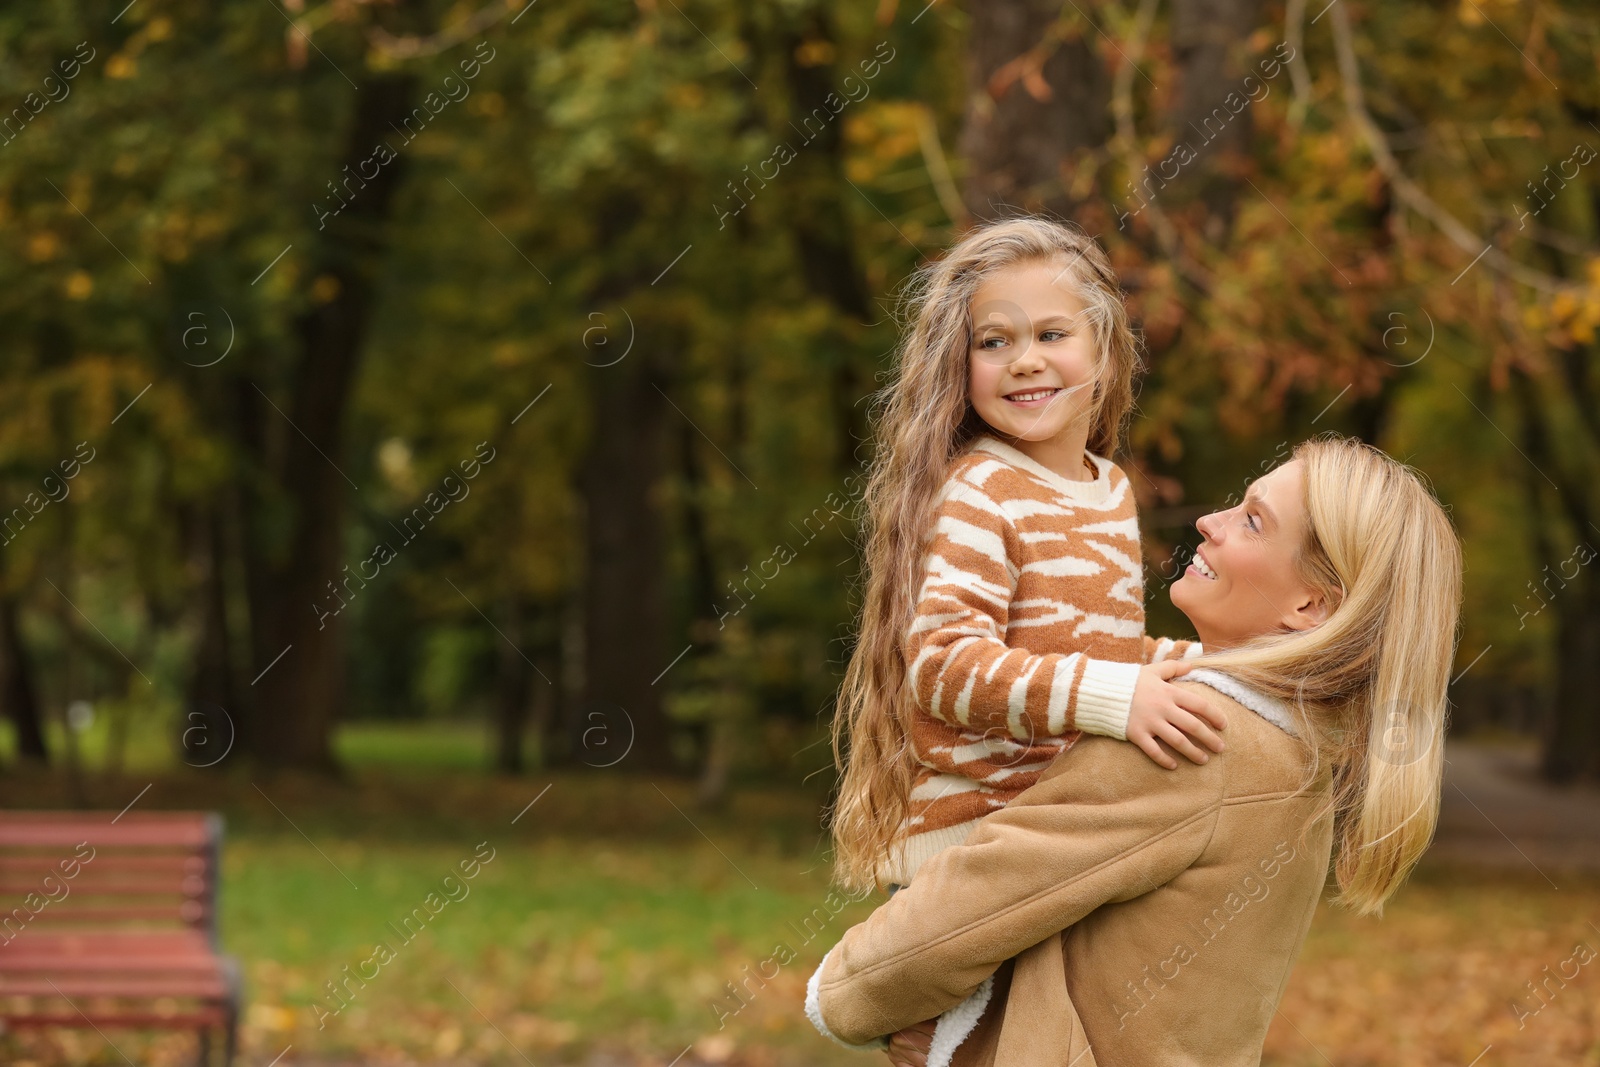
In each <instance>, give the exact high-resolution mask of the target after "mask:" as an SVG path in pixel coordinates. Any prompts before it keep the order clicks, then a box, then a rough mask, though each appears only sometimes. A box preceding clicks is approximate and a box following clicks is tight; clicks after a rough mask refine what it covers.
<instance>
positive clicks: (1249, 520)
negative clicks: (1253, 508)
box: [1244, 514, 1261, 533]
mask: <svg viewBox="0 0 1600 1067" xmlns="http://www.w3.org/2000/svg"><path fill="white" fill-rule="evenodd" d="M1244 518H1245V524H1246V525H1247V526H1249V527H1250V529H1252V530H1254V531H1255V532H1256V533H1260V532H1261V527H1260V526H1257V525H1256V517H1255V516H1254V515H1250V514H1246V515H1245V517H1244Z"/></svg>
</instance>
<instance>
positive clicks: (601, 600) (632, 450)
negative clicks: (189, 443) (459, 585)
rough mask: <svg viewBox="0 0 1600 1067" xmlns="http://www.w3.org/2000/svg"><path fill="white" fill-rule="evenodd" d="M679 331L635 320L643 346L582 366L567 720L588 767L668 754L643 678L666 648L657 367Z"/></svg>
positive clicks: (653, 763) (641, 766)
mask: <svg viewBox="0 0 1600 1067" xmlns="http://www.w3.org/2000/svg"><path fill="white" fill-rule="evenodd" d="M681 334H682V328H681V327H680V326H678V325H676V324H674V323H670V322H657V323H655V324H653V325H648V326H647V325H646V324H645V323H643V322H642V321H641V323H640V328H639V336H640V337H646V338H650V339H651V342H652V343H651V344H650V345H649V350H648V351H645V352H641V351H639V350H638V349H637V348H636V349H635V351H634V353H633V354H632V355H630V356H629V358H627V359H624V360H622V361H621V362H619V363H617V364H615V365H613V366H609V367H596V368H592V369H591V370H590V374H589V377H590V381H589V396H590V398H591V407H592V409H593V413H592V415H591V422H590V425H591V426H592V428H593V429H592V434H593V437H592V440H591V443H590V446H589V451H588V454H587V456H586V457H585V460H584V463H583V466H582V469H581V471H580V473H579V476H578V477H579V484H580V490H581V493H582V495H583V498H584V502H585V512H586V514H585V522H584V548H585V553H584V557H585V559H586V561H587V582H586V587H585V590H584V634H583V678H584V688H583V693H584V698H583V700H582V702H581V704H580V709H581V714H580V715H579V717H578V718H579V719H580V720H581V721H579V722H577V723H575V724H574V725H575V726H576V728H577V731H578V735H579V736H578V750H577V759H578V760H579V761H580V762H582V763H585V764H587V765H589V766H592V767H612V766H618V767H622V768H624V769H627V770H639V771H660V770H667V769H671V768H672V766H673V762H674V761H673V756H672V750H671V745H670V730H669V724H668V722H667V718H666V710H665V708H664V707H663V706H662V702H661V695H662V689H661V687H660V686H658V685H657V684H655V683H656V679H657V678H658V676H659V675H660V674H661V672H662V671H663V670H664V669H666V667H667V665H668V663H669V662H670V660H671V657H672V656H673V655H675V654H676V653H677V650H676V649H672V650H670V651H669V650H668V649H667V646H666V641H665V625H666V619H665V605H664V590H663V587H662V566H663V558H662V543H661V516H660V513H659V507H658V503H657V500H656V497H657V493H658V486H659V483H660V480H661V473H662V455H663V452H664V451H665V447H666V443H667V442H666V437H665V425H664V423H665V419H666V417H667V415H668V414H669V412H668V407H667V400H666V396H665V394H664V392H663V391H662V390H663V389H664V388H665V386H666V384H667V375H666V374H665V373H664V370H665V368H666V367H669V366H671V365H673V364H675V363H676V362H677V357H678V355H679V353H680V351H681V349H682V347H683V343H684V342H683V339H682V336H681ZM640 347H641V348H642V347H645V346H642V345H641V346H640ZM670 414H671V416H672V417H673V418H681V417H682V416H680V415H678V413H677V412H671V413H670Z"/></svg>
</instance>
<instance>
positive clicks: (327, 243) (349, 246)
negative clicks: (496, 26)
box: [247, 76, 413, 770]
mask: <svg viewBox="0 0 1600 1067" xmlns="http://www.w3.org/2000/svg"><path fill="white" fill-rule="evenodd" d="M412 82H413V79H412V78H411V77H410V76H393V77H391V76H381V77H373V78H369V79H368V80H367V81H366V82H365V83H364V84H363V85H362V88H361V91H360V92H359V93H357V94H356V100H357V102H356V112H355V117H354V121H353V122H352V124H351V126H350V129H349V133H348V135H347V137H346V141H345V147H344V150H343V153H342V158H341V159H340V160H339V163H340V165H341V167H335V168H334V172H335V173H338V174H341V175H342V174H345V173H346V171H344V170H342V169H341V168H342V167H343V166H348V168H349V171H348V173H357V172H358V171H359V167H360V164H361V162H362V161H363V160H365V159H367V158H368V157H369V156H371V154H372V152H373V146H374V145H376V144H377V143H378V142H380V141H384V140H386V139H388V140H392V139H393V138H394V130H395V129H396V128H398V127H399V124H400V122H401V121H402V119H403V118H404V117H405V116H406V114H407V110H408V107H409V102H410V99H411V95H412V92H411V86H412ZM405 164H406V160H405V157H404V156H400V157H399V158H397V159H394V160H392V161H391V162H389V163H388V164H387V165H385V166H384V167H382V168H381V169H380V170H379V171H378V174H377V176H376V177H374V178H372V179H371V180H370V181H368V182H366V184H365V185H364V186H362V187H361V188H360V189H359V190H357V191H355V193H354V195H353V197H352V199H351V201H350V202H349V203H348V204H347V205H346V206H345V207H344V208H343V210H342V212H341V213H340V214H339V215H338V216H336V217H334V218H332V219H330V220H328V222H327V227H326V229H325V230H324V231H323V233H324V236H323V237H322V239H321V240H320V242H319V243H318V244H317V245H316V246H315V247H314V248H313V249H312V251H311V254H310V260H311V263H312V266H313V269H312V270H311V271H310V272H309V277H311V278H313V279H323V278H326V279H331V282H329V283H324V284H325V287H326V288H327V289H329V290H331V291H332V297H331V299H328V300H327V301H326V302H325V303H322V304H320V305H318V306H315V307H313V308H312V309H311V310H310V311H308V312H306V313H305V314H304V315H303V316H302V317H301V318H300V319H299V320H298V321H297V322H296V323H295V333H296V335H297V337H298V340H299V351H298V352H297V358H296V360H295V366H294V370H293V372H292V375H291V377H290V380H289V382H288V387H287V389H285V390H283V392H282V394H281V395H280V396H279V397H277V398H275V399H274V400H272V401H271V402H269V401H268V399H267V397H266V396H265V395H264V394H258V395H256V396H255V397H254V398H253V401H252V402H253V404H254V405H255V406H256V407H257V409H258V414H257V416H256V417H257V419H258V420H259V421H260V424H261V425H262V427H263V429H265V430H266V431H267V434H268V435H274V434H275V435H277V437H278V445H279V447H277V448H275V449H272V450H270V451H268V452H267V453H266V454H264V455H262V456H261V457H260V459H261V461H262V464H263V466H264V467H265V468H266V471H267V475H268V483H269V489H270V491H272V492H273V494H274V495H273V497H272V498H271V499H263V498H262V497H261V496H259V495H258V496H257V497H256V498H255V499H254V500H253V502H252V503H253V507H252V512H253V514H252V519H253V520H254V526H255V528H254V529H253V530H252V535H253V536H252V537H251V538H250V547H249V549H248V550H247V557H248V558H247V564H248V569H249V572H250V578H249V583H250V594H251V595H250V601H251V604H250V606H251V616H252V618H251V623H252V625H251V631H252V633H251V637H252V651H253V656H254V663H253V670H252V675H253V677H255V678H256V679H257V680H256V681H255V682H253V685H254V687H255V689H256V690H257V699H256V706H257V708H258V709H259V714H258V716H257V721H256V722H255V723H254V724H253V725H254V726H255V731H254V734H255V736H254V737H253V738H252V740H253V748H254V750H255V752H256V754H257V756H258V757H259V758H260V760H261V761H262V762H263V763H265V764H267V765H269V766H284V767H304V768H317V769H324V770H331V769H332V767H333V754H332V750H331V748H330V744H329V742H330V736H331V731H332V727H333V723H334V720H335V718H336V717H337V715H338V712H339V709H340V708H341V706H342V705H343V703H344V698H345V678H344V640H343V637H344V619H343V616H342V615H339V614H332V613H331V612H332V611H336V610H342V608H340V607H339V605H340V604H341V603H342V598H338V597H337V595H336V594H337V592H338V591H339V583H340V582H341V581H343V580H344V579H345V577H346V575H345V573H344V572H343V570H342V565H343V564H342V559H341V556H342V553H341V548H342V540H343V538H342V535H343V532H344V500H345V488H346V485H347V484H348V483H347V481H346V478H347V474H346V469H345V468H347V467H348V465H349V461H348V459H347V458H346V457H345V450H344V448H343V431H344V426H345V416H346V412H347V408H348V405H349V398H350V391H351V386H352V384H353V382H354V380H355V375H356V369H357V365H358V363H359V360H360V356H361V348H362V343H363V341H364V339H365V334H366V330H367V327H368V324H369V321H370V318H371V314H372V308H373V304H374V297H375V294H374V286H375V280H376V277H377V274H378V271H379V268H380V266H381V261H382V257H383V253H384V251H385V249H386V247H387V244H388V236H387V229H388V222H389V217H390V214H391V206H392V203H393V199H394V195H395V192H396V189H397V188H398V185H399V182H400V177H401V175H402V174H403V172H404V169H405ZM274 404H275V405H276V406H277V407H278V408H280V409H282V414H280V413H279V412H278V411H274V410H273V405H274ZM285 416H287V421H288V422H290V423H292V426H283V425H281V423H282V422H283V421H284V419H285ZM273 420H277V424H274V421H273ZM283 527H286V530H285V531H284V532H283V533H281V534H279V533H278V532H277V531H278V530H279V529H280V528H283ZM319 605H320V606H321V608H322V609H323V610H319ZM324 610H325V611H328V612H329V614H326V615H325V614H324Z"/></svg>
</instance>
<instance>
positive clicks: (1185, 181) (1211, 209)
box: [1162, 0, 1261, 244]
mask: <svg viewBox="0 0 1600 1067" xmlns="http://www.w3.org/2000/svg"><path fill="white" fill-rule="evenodd" d="M1260 21H1261V0H1174V3H1173V7H1172V52H1173V62H1174V64H1175V65H1176V67H1177V71H1178V94H1177V100H1176V101H1175V104H1174V107H1173V111H1172V121H1171V125H1172V133H1173V137H1174V138H1175V140H1174V142H1173V143H1174V145H1176V144H1177V143H1179V142H1184V143H1187V144H1188V145H1189V147H1190V148H1192V149H1193V150H1194V152H1195V154H1196V157H1197V158H1196V159H1195V160H1194V161H1193V162H1192V163H1190V164H1188V166H1187V167H1186V168H1185V170H1189V171H1192V172H1193V173H1190V174H1187V175H1180V176H1179V177H1178V178H1177V181H1178V182H1179V183H1181V186H1182V187H1186V189H1187V191H1188V196H1184V197H1182V199H1188V198H1189V197H1190V196H1192V197H1194V198H1196V199H1199V200H1200V201H1201V202H1202V203H1204V204H1205V207H1206V221H1205V233H1206V238H1207V239H1208V240H1210V241H1211V242H1212V243H1214V244H1222V243H1223V242H1224V241H1225V240H1226V239H1227V235H1228V234H1229V233H1230V232H1231V231H1232V229H1233V217H1234V211H1235V200H1236V198H1237V196H1238V191H1239V188H1240V184H1241V183H1240V179H1239V164H1240V163H1241V162H1242V161H1244V160H1245V159H1246V158H1247V157H1248V155H1249V151H1250V135H1251V131H1252V129H1253V123H1252V121H1251V117H1250V104H1249V102H1248V99H1247V94H1246V93H1245V91H1244V90H1243V89H1241V88H1240V84H1241V82H1242V80H1243V78H1244V76H1245V75H1246V74H1247V73H1248V71H1247V70H1246V68H1245V66H1244V64H1243V63H1242V62H1241V61H1240V56H1239V53H1240V52H1242V51H1243V50H1244V49H1245V48H1247V47H1248V43H1247V42H1248V41H1249V38H1250V33H1251V31H1252V30H1254V29H1255V28H1256V26H1257V25H1259V24H1260ZM1230 93H1237V94H1238V97H1237V99H1238V100H1244V101H1245V103H1244V105H1243V107H1242V108H1241V109H1240V110H1239V111H1238V113H1237V114H1235V113H1234V111H1233V109H1232V108H1230V107H1229V106H1228V105H1227V100H1228V97H1229V94H1230ZM1236 106H1237V102H1236ZM1162 195H1163V196H1165V195H1166V194H1165V193H1163V194H1162ZM1174 199H1179V198H1178V197H1174Z"/></svg>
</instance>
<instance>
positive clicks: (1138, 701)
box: [1128, 660, 1228, 771]
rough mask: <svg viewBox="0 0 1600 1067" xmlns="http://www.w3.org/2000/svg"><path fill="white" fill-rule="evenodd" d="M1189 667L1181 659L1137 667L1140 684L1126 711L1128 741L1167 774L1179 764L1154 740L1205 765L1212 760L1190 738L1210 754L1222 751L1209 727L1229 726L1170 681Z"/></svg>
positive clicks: (1217, 714) (1200, 698) (1209, 706)
mask: <svg viewBox="0 0 1600 1067" xmlns="http://www.w3.org/2000/svg"><path fill="white" fill-rule="evenodd" d="M1190 666H1191V665H1190V664H1188V663H1185V662H1183V661H1182V660H1163V661H1162V662H1160V663H1151V664H1147V665H1145V666H1143V667H1140V668H1139V681H1138V682H1137V683H1136V684H1135V685H1134V687H1133V706H1132V707H1131V708H1130V709H1129V710H1128V740H1129V741H1132V742H1133V743H1134V744H1136V745H1138V746H1139V747H1140V748H1142V749H1144V752H1145V755H1147V756H1149V757H1150V758H1151V759H1153V760H1155V761H1156V762H1157V763H1159V764H1161V766H1163V767H1165V768H1166V769H1167V770H1169V771H1175V770H1177V769H1178V761H1177V760H1175V759H1173V758H1172V757H1171V756H1169V755H1167V754H1166V753H1165V752H1163V751H1162V750H1161V746H1160V745H1159V744H1157V743H1156V739H1157V738H1159V739H1161V740H1162V741H1165V742H1166V743H1167V744H1169V745H1171V746H1172V747H1173V748H1175V749H1177V750H1178V751H1179V752H1181V753H1183V754H1184V755H1185V756H1188V757H1189V759H1190V760H1191V761H1192V762H1194V763H1204V762H1206V760H1208V759H1210V758H1211V757H1210V755H1209V754H1207V753H1205V752H1203V751H1201V749H1200V746H1199V745H1196V744H1195V743H1194V740H1191V738H1193V739H1195V740H1198V741H1201V742H1203V743H1204V744H1205V746H1206V747H1207V748H1209V749H1211V751H1212V752H1221V751H1222V750H1223V748H1224V745H1223V744H1222V738H1220V737H1218V736H1217V735H1216V734H1215V733H1213V732H1212V727H1215V728H1216V729H1218V730H1221V729H1222V728H1223V727H1225V726H1227V725H1228V721H1227V720H1226V719H1224V718H1223V717H1222V713H1221V712H1219V711H1215V710H1213V709H1212V707H1211V705H1210V704H1209V703H1207V702H1206V700H1205V698H1204V697H1202V696H1199V695H1198V694H1195V693H1191V692H1189V691H1188V690H1187V689H1179V688H1178V687H1177V686H1175V685H1173V684H1172V682H1171V680H1170V679H1172V678H1176V677H1177V676H1178V675H1180V674H1182V673H1184V672H1185V671H1187V670H1188V669H1189V667H1190ZM1208 724H1209V725H1208Z"/></svg>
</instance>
